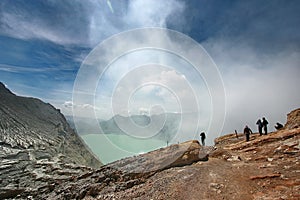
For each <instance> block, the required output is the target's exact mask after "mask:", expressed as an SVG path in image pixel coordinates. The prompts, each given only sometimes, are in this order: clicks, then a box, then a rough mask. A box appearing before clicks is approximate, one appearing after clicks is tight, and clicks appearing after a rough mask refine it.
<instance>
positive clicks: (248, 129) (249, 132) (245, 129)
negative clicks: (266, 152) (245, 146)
mask: <svg viewBox="0 0 300 200" xmlns="http://www.w3.org/2000/svg"><path fill="white" fill-rule="evenodd" d="M251 133H252V130H251V129H250V128H249V127H248V126H247V125H246V126H245V128H244V134H245V135H246V142H248V141H249V140H250V134H251Z"/></svg>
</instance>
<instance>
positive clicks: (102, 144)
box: [81, 134, 167, 164]
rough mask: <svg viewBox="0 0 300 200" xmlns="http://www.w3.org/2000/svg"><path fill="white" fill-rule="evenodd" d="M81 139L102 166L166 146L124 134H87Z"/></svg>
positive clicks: (154, 140)
mask: <svg viewBox="0 0 300 200" xmlns="http://www.w3.org/2000/svg"><path fill="white" fill-rule="evenodd" d="M81 137H82V139H83V140H84V141H85V143H86V144H87V145H88V146H89V148H90V149H91V150H92V151H93V153H94V154H95V155H96V156H98V158H99V159H100V160H101V162H102V163H103V164H107V163H110V162H113V161H116V160H119V159H122V158H125V157H130V156H134V155H138V154H141V153H145V152H149V151H152V150H155V149H159V148H161V147H165V146H166V145H167V144H166V142H165V141H162V140H159V139H156V138H147V139H139V138H135V137H132V136H129V135H124V134H87V135H82V136H81Z"/></svg>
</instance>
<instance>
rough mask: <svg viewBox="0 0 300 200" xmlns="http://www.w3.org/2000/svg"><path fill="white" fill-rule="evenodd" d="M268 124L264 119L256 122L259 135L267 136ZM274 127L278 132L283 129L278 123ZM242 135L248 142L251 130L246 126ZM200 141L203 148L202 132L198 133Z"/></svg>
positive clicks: (203, 135) (204, 136)
mask: <svg viewBox="0 0 300 200" xmlns="http://www.w3.org/2000/svg"><path fill="white" fill-rule="evenodd" d="M268 124H269V122H268V121H267V120H266V118H265V117H263V118H262V120H261V119H258V120H257V122H256V125H257V126H258V132H259V135H263V134H264V135H267V134H268ZM274 127H275V128H276V129H277V130H280V129H282V128H283V125H282V124H280V123H279V122H277V123H276V125H275V126H274ZM263 131H264V133H263ZM235 134H236V137H238V136H237V131H236V130H235ZM244 134H245V136H246V141H247V142H248V141H249V140H250V134H253V132H252V130H251V129H250V128H249V127H248V125H246V126H245V128H244ZM200 139H201V143H202V145H203V146H205V139H206V135H205V133H204V132H201V133H200Z"/></svg>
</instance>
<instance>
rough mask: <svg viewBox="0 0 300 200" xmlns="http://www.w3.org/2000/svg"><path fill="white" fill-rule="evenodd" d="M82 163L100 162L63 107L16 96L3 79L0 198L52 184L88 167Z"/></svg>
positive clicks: (0, 132)
mask: <svg viewBox="0 0 300 200" xmlns="http://www.w3.org/2000/svg"><path fill="white" fill-rule="evenodd" d="M67 164H69V165H67ZM73 165H74V167H71V166H73ZM79 165H83V166H90V167H99V166H101V163H100V162H99V161H98V160H97V159H96V158H95V157H94V156H93V155H92V154H91V153H90V152H89V151H88V150H87V149H86V147H85V145H84V143H83V142H82V141H81V139H80V138H79V136H78V135H77V134H75V133H74V131H73V130H72V129H71V128H70V127H69V125H68V123H67V122H66V120H65V118H64V116H63V115H62V114H61V113H60V111H59V110H57V109H55V108H54V107H53V106H52V105H50V104H46V103H44V102H42V101H41V100H39V99H35V98H27V97H19V96H16V95H15V94H13V93H12V92H11V91H9V90H8V89H7V88H6V87H5V86H4V85H3V84H2V83H0V199H1V198H13V197H16V196H17V195H19V194H21V193H34V191H40V190H42V191H43V190H45V189H43V188H48V187H50V188H51V187H52V186H49V185H51V184H53V183H54V182H55V180H57V179H61V178H62V177H63V179H64V178H68V177H71V176H73V175H75V174H78V173H80V172H82V171H85V170H87V169H88V167H78V166H79ZM65 166H69V167H65ZM75 166H76V167H75ZM61 170H62V171H63V172H60V171H61ZM57 173H58V174H57ZM59 173H62V175H59Z"/></svg>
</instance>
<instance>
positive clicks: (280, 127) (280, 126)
mask: <svg viewBox="0 0 300 200" xmlns="http://www.w3.org/2000/svg"><path fill="white" fill-rule="evenodd" d="M274 127H275V128H276V130H280V129H282V128H283V125H282V124H280V123H279V122H277V123H276V125H275V126H274Z"/></svg>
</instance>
